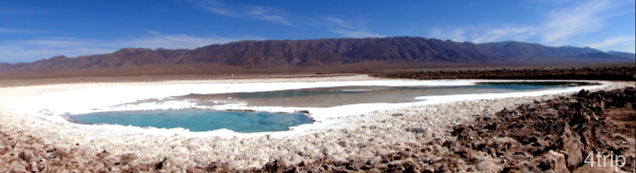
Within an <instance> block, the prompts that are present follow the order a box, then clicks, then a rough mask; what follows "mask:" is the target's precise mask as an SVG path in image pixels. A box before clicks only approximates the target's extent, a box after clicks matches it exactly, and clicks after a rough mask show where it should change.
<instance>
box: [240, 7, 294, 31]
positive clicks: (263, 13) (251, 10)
mask: <svg viewBox="0 0 636 173" xmlns="http://www.w3.org/2000/svg"><path fill="white" fill-rule="evenodd" d="M246 14H247V15H248V16H249V17H251V18H254V19H260V20H265V21H270V22H274V23H278V24H283V25H287V26H294V25H293V24H291V23H290V22H289V19H287V18H285V17H283V16H285V15H286V12H285V11H283V10H280V9H274V8H271V7H265V6H255V5H251V6H249V7H248V8H247V11H246Z"/></svg>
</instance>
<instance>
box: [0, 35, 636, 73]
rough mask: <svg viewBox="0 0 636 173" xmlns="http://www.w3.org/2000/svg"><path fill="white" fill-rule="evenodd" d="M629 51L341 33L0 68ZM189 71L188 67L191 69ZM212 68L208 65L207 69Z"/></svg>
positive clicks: (530, 57)
mask: <svg viewBox="0 0 636 173" xmlns="http://www.w3.org/2000/svg"><path fill="white" fill-rule="evenodd" d="M628 57H629V56H628V55H626V53H622V52H609V53H605V52H602V51H600V50H596V49H592V48H588V47H585V48H579V47H569V46H566V47H548V46H544V45H540V44H534V43H523V42H516V41H506V42H495V43H483V44H474V43H471V42H454V41H450V40H446V41H443V40H439V39H426V38H422V37H386V38H359V39H353V38H337V39H315V40H264V41H238V42H232V43H227V44H213V45H209V46H204V47H200V48H196V49H192V50H189V49H162V48H159V49H156V50H151V49H141V48H124V49H121V50H118V51H116V52H113V53H110V54H100V55H87V56H79V57H76V58H68V57H65V56H55V57H51V58H48V59H43V60H39V61H36V62H32V63H17V64H8V63H0V72H5V73H6V72H18V71H21V72H40V73H54V72H57V71H70V70H95V69H119V68H126V69H135V68H138V67H144V66H149V65H152V66H156V67H158V68H159V67H160V68H165V69H168V70H164V71H169V69H170V68H171V67H172V66H174V65H177V66H193V65H196V66H197V67H198V68H205V67H206V66H210V67H212V66H214V67H219V66H226V67H227V68H230V69H235V68H238V69H278V68H281V67H295V68H305V67H322V66H334V65H346V64H355V63H363V62H386V63H420V64H427V63H429V64H430V63H445V64H482V65H484V64H485V65H487V64H491V63H506V62H520V61H524V62H526V61H537V60H538V59H541V61H545V60H546V59H547V60H562V59H566V60H568V59H569V60H571V59H573V58H574V59H576V58H579V59H585V60H586V61H589V62H590V63H593V62H628V61H634V59H633V54H632V59H629V58H628ZM212 64H213V65H212ZM183 68H186V67H183ZM380 68H381V67H380ZM186 69H187V68H186ZM187 71H188V70H186V72H183V73H189V72H187ZM209 71H210V70H209V69H207V70H206V72H205V73H209ZM149 73H150V72H149ZM166 73H167V72H166ZM179 73H181V72H179Z"/></svg>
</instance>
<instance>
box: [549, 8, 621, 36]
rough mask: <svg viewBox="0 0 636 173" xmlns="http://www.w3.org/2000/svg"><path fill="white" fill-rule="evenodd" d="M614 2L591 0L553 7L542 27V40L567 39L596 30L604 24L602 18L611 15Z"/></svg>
mask: <svg viewBox="0 0 636 173" xmlns="http://www.w3.org/2000/svg"><path fill="white" fill-rule="evenodd" d="M615 7H616V5H615V3H612V2H610V1H608V0H591V1H587V2H585V3H583V4H581V5H577V6H573V7H568V8H563V9H555V10H552V11H551V12H550V15H549V16H550V20H549V21H548V22H547V23H545V24H544V26H543V28H542V30H543V31H542V32H543V34H542V37H543V42H555V41H557V40H567V39H569V38H570V37H572V36H576V35H580V34H586V33H591V32H594V31H598V30H599V29H601V28H603V26H604V25H605V23H604V20H605V19H607V18H608V17H610V16H612V15H613V14H612V13H611V11H609V10H611V9H613V8H615Z"/></svg>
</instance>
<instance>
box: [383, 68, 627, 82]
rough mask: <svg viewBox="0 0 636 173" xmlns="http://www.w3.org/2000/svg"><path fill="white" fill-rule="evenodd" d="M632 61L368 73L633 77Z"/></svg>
mask: <svg viewBox="0 0 636 173" xmlns="http://www.w3.org/2000/svg"><path fill="white" fill-rule="evenodd" d="M635 71H636V68H635V67H634V64H612V65H596V66H590V65H587V66H561V67H521V68H499V69H478V70H432V71H400V72H386V73H375V74H373V75H372V76H375V77H385V78H406V79H570V80H572V79H585V80H623V81H634V80H636V74H635V73H634V72H635Z"/></svg>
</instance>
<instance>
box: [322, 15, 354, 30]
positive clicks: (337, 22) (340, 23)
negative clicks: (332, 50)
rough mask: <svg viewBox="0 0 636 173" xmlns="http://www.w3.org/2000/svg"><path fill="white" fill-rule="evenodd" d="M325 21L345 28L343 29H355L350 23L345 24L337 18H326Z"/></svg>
mask: <svg viewBox="0 0 636 173" xmlns="http://www.w3.org/2000/svg"><path fill="white" fill-rule="evenodd" d="M325 20H327V21H330V22H333V23H335V24H336V25H338V26H340V27H343V28H349V29H354V28H353V27H352V26H351V25H349V23H347V22H345V21H344V20H341V19H338V18H335V17H325Z"/></svg>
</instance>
